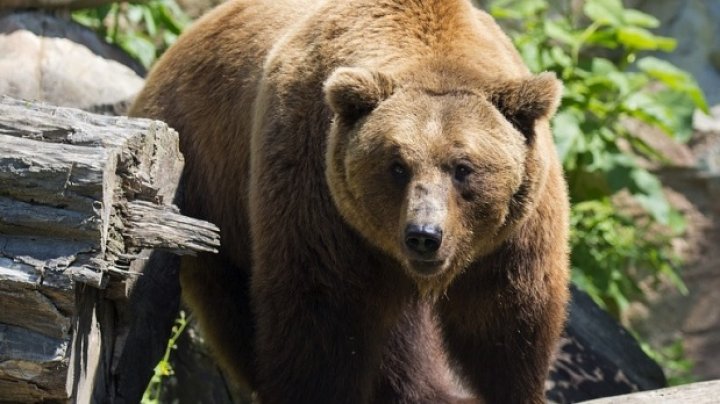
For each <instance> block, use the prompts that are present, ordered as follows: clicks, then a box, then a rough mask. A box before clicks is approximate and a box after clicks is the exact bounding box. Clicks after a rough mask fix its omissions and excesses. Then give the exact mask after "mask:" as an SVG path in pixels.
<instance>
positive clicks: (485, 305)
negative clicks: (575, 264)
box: [438, 247, 568, 404]
mask: <svg viewBox="0 0 720 404" xmlns="http://www.w3.org/2000/svg"><path fill="white" fill-rule="evenodd" d="M512 250H513V248H512V247H510V248H503V251H500V252H497V253H495V254H494V255H493V256H491V257H490V258H488V259H486V260H484V261H483V262H481V263H476V264H475V265H473V267H471V268H469V269H468V270H467V271H466V272H465V273H464V274H462V275H460V276H459V277H458V279H456V280H455V282H454V283H453V285H451V287H450V289H449V290H448V293H447V295H446V296H444V297H442V298H441V299H440V301H439V303H438V304H439V311H440V315H441V323H442V329H443V334H444V338H445V340H446V344H447V347H448V350H449V354H450V357H451V361H452V362H455V363H457V364H458V365H459V366H460V369H459V373H460V374H461V375H462V377H463V379H464V380H466V381H467V382H469V384H470V387H471V388H472V389H474V391H475V393H477V394H478V395H480V396H482V398H484V399H485V400H486V402H487V403H488V404H506V403H513V404H525V403H527V404H540V403H545V394H544V384H545V380H546V378H547V374H548V368H549V365H550V362H551V358H552V356H553V354H554V352H555V349H556V345H557V340H558V338H559V336H560V333H561V331H562V328H563V325H564V320H565V305H566V302H567V294H568V291H567V275H566V269H565V268H564V267H563V266H562V265H563V264H562V263H561V264H558V265H559V266H558V267H556V268H551V267H544V268H543V267H540V266H539V264H540V263H543V262H544V263H546V264H548V261H543V260H542V259H540V257H538V256H537V254H534V253H533V252H520V251H512ZM550 265H552V264H550Z"/></svg>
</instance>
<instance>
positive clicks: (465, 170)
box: [453, 164, 472, 182]
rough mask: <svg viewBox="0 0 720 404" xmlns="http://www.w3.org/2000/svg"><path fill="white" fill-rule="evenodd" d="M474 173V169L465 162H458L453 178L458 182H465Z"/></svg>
mask: <svg viewBox="0 0 720 404" xmlns="http://www.w3.org/2000/svg"><path fill="white" fill-rule="evenodd" d="M470 174H472V170H471V169H470V167H468V166H466V165H465V164H458V165H457V166H455V174H453V178H454V179H455V181H457V182H465V180H466V179H467V177H468V176H469V175H470Z"/></svg>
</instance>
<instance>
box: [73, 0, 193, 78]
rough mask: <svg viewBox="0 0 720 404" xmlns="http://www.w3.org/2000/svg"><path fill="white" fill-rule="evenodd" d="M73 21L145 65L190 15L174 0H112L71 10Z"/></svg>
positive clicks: (173, 40) (166, 46)
mask: <svg viewBox="0 0 720 404" xmlns="http://www.w3.org/2000/svg"><path fill="white" fill-rule="evenodd" d="M72 18H73V20H75V21H76V22H78V23H80V24H82V25H85V26H87V27H90V28H92V29H93V30H95V31H97V32H98V33H99V34H100V35H102V36H103V37H105V40H106V41H108V42H109V43H112V44H116V45H118V46H120V47H121V48H122V49H123V50H125V51H126V52H127V53H128V54H130V55H131V56H133V57H134V58H136V59H137V60H139V61H140V62H141V63H142V64H143V65H144V66H145V67H146V68H148V67H150V66H151V65H152V64H153V62H155V60H156V59H157V58H158V57H159V56H160V55H161V54H162V53H163V52H164V51H165V50H167V48H168V47H170V45H172V44H173V43H174V42H175V40H176V39H177V37H178V35H180V32H182V30H183V28H185V26H187V24H188V23H189V22H190V19H189V18H188V17H187V16H186V15H185V13H183V11H182V10H181V9H180V7H178V5H177V3H175V1H174V0H148V1H144V2H137V3H125V2H123V3H120V2H118V3H112V4H106V5H103V6H100V7H97V8H91V9H84V10H78V11H75V12H73V13H72Z"/></svg>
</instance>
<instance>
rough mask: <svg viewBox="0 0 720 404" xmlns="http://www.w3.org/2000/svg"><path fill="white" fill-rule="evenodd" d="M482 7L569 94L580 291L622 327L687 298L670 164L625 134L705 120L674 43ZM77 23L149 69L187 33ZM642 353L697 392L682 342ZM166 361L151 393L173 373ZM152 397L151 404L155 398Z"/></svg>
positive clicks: (121, 19)
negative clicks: (672, 59) (664, 291)
mask: <svg viewBox="0 0 720 404" xmlns="http://www.w3.org/2000/svg"><path fill="white" fill-rule="evenodd" d="M484 3H486V4H485V5H486V8H487V9H488V10H489V11H490V13H491V14H492V15H493V16H494V17H495V18H496V19H497V20H498V21H499V22H500V23H501V25H503V26H504V28H505V29H506V31H507V32H508V33H509V34H510V36H511V38H512V39H513V41H514V43H515V44H516V46H517V47H518V49H519V51H520V53H521V55H522V57H523V58H524V60H525V61H526V63H527V64H528V66H530V68H531V70H533V71H534V72H541V71H552V72H555V73H556V74H557V76H558V77H560V78H561V79H562V80H563V82H564V84H565V92H564V95H563V102H562V105H561V107H560V109H559V111H558V114H557V115H556V117H555V119H554V120H553V130H554V134H555V140H556V145H557V152H558V154H559V156H560V158H561V159H562V161H563V166H564V168H565V172H566V176H567V179H568V184H569V190H570V195H571V199H572V203H573V207H572V213H571V224H572V236H571V243H572V258H571V263H572V274H573V281H574V282H575V283H576V284H577V285H578V286H579V287H581V288H582V289H584V290H585V291H586V292H588V293H589V294H590V295H591V296H592V297H593V299H594V300H595V301H596V302H597V303H598V304H600V305H601V306H602V307H604V308H605V309H606V310H608V311H609V312H610V313H611V314H613V315H614V316H615V317H616V318H620V316H621V314H622V312H623V311H624V310H625V309H626V308H627V307H628V305H629V303H630V302H632V301H635V300H642V299H643V293H642V290H641V289H640V287H639V285H640V283H641V282H646V283H649V284H651V285H652V284H659V283H661V282H670V283H672V284H673V285H675V287H676V288H678V289H679V290H680V291H681V292H685V291H686V290H685V285H684V284H683V282H682V280H681V278H680V276H679V273H678V271H679V268H680V264H681V263H680V260H679V258H678V257H677V256H676V254H675V253H674V251H673V249H672V246H671V240H672V239H673V238H674V237H678V236H680V235H681V234H682V232H683V228H684V220H683V218H682V217H681V216H680V215H679V214H678V212H677V211H676V210H675V209H673V207H672V206H670V204H669V203H668V201H667V199H666V198H665V195H664V194H663V190H662V185H661V183H660V181H659V179H658V177H657V176H656V175H655V174H654V173H653V168H657V167H659V166H661V165H662V164H664V163H665V162H666V161H667V159H666V157H665V156H664V155H663V154H662V153H661V152H660V151H658V150H656V149H655V148H654V147H653V146H651V144H650V143H649V142H648V141H647V139H645V138H643V137H641V136H639V135H637V134H635V133H633V132H631V131H630V130H628V129H627V127H628V125H627V122H628V121H630V120H636V121H639V122H643V123H645V124H648V125H651V126H654V127H657V128H660V129H661V130H662V131H663V132H664V133H665V134H666V136H668V137H669V138H671V139H672V140H674V141H677V142H685V141H687V140H688V139H689V137H690V135H691V133H692V126H691V124H692V122H691V119H692V113H693V111H694V110H695V109H696V108H699V109H701V110H705V111H707V105H706V102H705V99H704V96H703V93H702V91H701V90H700V89H699V87H698V85H697V83H696V82H695V80H694V79H693V78H692V77H691V76H690V75H689V74H687V73H686V72H684V71H682V70H680V69H678V68H676V67H675V66H673V65H671V64H669V63H668V62H665V61H662V60H660V59H658V58H656V57H654V56H652V55H653V53H657V52H671V51H673V50H674V48H675V46H676V42H675V40H674V39H672V38H667V37H661V36H658V35H655V34H653V33H652V31H651V30H652V29H655V28H658V26H659V22H658V20H657V19H656V18H654V17H652V16H650V15H648V14H645V13H642V12H640V11H638V10H634V9H630V8H626V7H624V5H623V4H622V2H621V0H586V1H584V2H581V3H580V4H581V7H580V8H577V7H575V6H576V5H577V4H578V3H577V2H572V1H570V0H557V1H553V2H552V3H553V6H554V7H553V8H551V7H550V6H549V4H548V1H546V0H488V1H486V2H484ZM73 18H74V19H75V20H76V21H78V22H80V23H82V24H84V25H87V26H90V27H92V28H94V29H95V30H97V31H98V32H100V33H101V34H102V35H103V36H104V37H105V38H106V40H108V41H109V42H111V43H115V44H117V45H118V46H120V47H122V48H123V49H125V50H126V51H127V52H128V53H129V54H130V55H132V56H134V57H136V58H137V59H138V60H140V61H141V62H142V63H143V64H144V65H145V66H146V67H149V66H151V65H152V63H153V62H154V61H155V60H156V58H157V57H159V55H161V54H162V52H163V51H164V50H165V49H167V48H168V47H169V46H170V45H172V43H173V42H174V41H175V39H176V38H177V36H178V35H179V34H180V32H181V31H182V29H183V28H184V27H186V26H187V24H188V23H189V21H190V19H189V18H188V17H187V16H185V15H184V13H183V12H182V11H181V10H180V8H179V7H178V6H177V4H176V3H175V2H174V1H173V0H149V1H146V2H139V3H132V2H131V3H115V4H112V5H109V6H103V7H99V8H95V9H88V10H81V11H78V12H75V13H73ZM182 321H183V322H182V324H185V322H184V319H183V320H182ZM182 328H184V325H183V326H182V327H178V330H182ZM174 338H175V339H176V338H177V335H176V336H175V337H174ZM173 344H174V339H173V340H171V343H170V346H172V345H173ZM643 346H644V347H645V348H646V351H647V352H648V353H649V354H650V355H651V356H653V357H654V358H655V359H657V360H658V361H659V362H660V363H661V364H662V365H663V366H664V368H665V370H666V373H667V375H668V376H669V379H670V381H671V383H681V382H684V381H687V380H688V375H689V370H690V364H689V363H688V362H687V361H686V360H685V359H684V358H683V353H682V345H681V344H680V343H679V342H676V343H673V344H672V345H670V346H667V347H655V348H650V347H649V346H648V345H647V344H643ZM169 353H170V350H168V352H167V355H166V358H165V359H166V360H164V361H163V362H161V364H160V365H158V366H159V367H158V373H157V374H156V377H155V378H153V383H154V384H153V383H151V387H152V386H154V385H157V384H158V383H159V380H160V379H161V378H162V375H164V374H168V373H169V372H171V371H172V370H171V368H170V367H169V364H168V363H167V357H169ZM148 391H149V393H148V394H149V395H148V396H146V398H147V400H148V401H147V402H151V401H152V400H151V398H152V397H157V395H156V394H155V393H154V390H152V388H151V389H149V390H148Z"/></svg>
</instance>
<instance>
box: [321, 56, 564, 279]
mask: <svg viewBox="0 0 720 404" xmlns="http://www.w3.org/2000/svg"><path fill="white" fill-rule="evenodd" d="M445 75H447V74H446V73H445ZM428 77H429V76H428ZM439 77H441V78H440V79H437V76H436V78H434V79H433V78H431V79H425V78H422V77H418V76H409V77H408V76H404V77H402V78H398V77H396V76H393V75H391V74H383V73H382V72H378V71H371V70H368V69H365V68H354V67H353V68H348V67H342V68H338V69H337V70H335V71H334V72H333V73H332V74H331V75H330V76H329V78H328V79H327V80H326V82H325V86H324V91H325V98H326V102H327V104H328V106H329V107H330V109H331V111H332V113H333V114H334V119H333V123H332V126H331V129H330V133H329V139H328V149H327V160H326V167H327V168H326V175H327V181H328V186H329V188H330V191H331V193H332V197H333V199H334V202H335V204H336V206H337V208H338V210H339V212H340V214H341V215H342V216H343V217H344V219H345V220H346V221H347V222H348V223H349V224H350V225H351V226H352V227H353V228H355V230H356V231H357V232H359V233H360V234H361V235H362V236H363V237H364V238H365V239H366V240H367V241H368V242H370V243H371V244H372V245H374V246H376V247H377V248H379V249H381V250H382V251H384V252H385V253H387V254H389V255H390V256H392V257H394V258H395V259H397V260H398V261H399V262H400V263H401V264H402V266H403V267H404V268H405V270H406V271H407V272H408V274H410V275H411V276H412V277H413V278H414V279H415V280H416V282H418V286H419V287H420V289H421V291H423V292H430V291H433V292H438V291H441V290H442V289H443V288H444V287H446V286H447V284H448V283H449V281H450V280H451V279H452V278H453V277H454V276H455V275H456V274H457V273H459V272H460V271H462V270H464V269H465V268H467V266H468V265H469V263H471V262H473V261H474V260H476V259H477V258H478V257H480V256H482V255H483V254H487V253H489V252H490V251H492V250H493V249H494V248H496V247H497V246H498V245H499V244H500V243H502V242H503V240H505V239H506V238H507V237H508V236H509V235H510V234H512V232H513V230H514V229H516V228H517V227H518V226H519V225H520V224H521V223H522V222H523V220H524V219H525V218H526V216H527V215H528V212H529V211H531V209H532V205H533V203H534V200H535V199H536V197H537V195H536V193H537V192H538V188H539V187H540V183H541V182H542V181H543V176H544V175H545V170H546V167H544V165H545V162H544V160H543V156H542V153H545V152H546V151H542V150H541V151H538V150H537V149H538V147H539V146H537V143H539V142H537V141H536V140H537V133H536V123H538V122H539V121H540V120H544V121H545V123H544V125H547V119H548V118H549V117H550V116H551V115H552V114H553V113H554V111H555V109H556V107H557V104H558V102H559V98H560V94H561V84H560V82H559V81H558V80H557V79H556V78H555V76H554V75H553V74H550V73H543V74H540V75H538V76H530V77H528V78H526V79H522V80H509V81H504V82H503V81H501V82H485V83H482V82H480V81H478V82H474V81H473V80H468V79H464V80H460V81H457V82H455V83H453V82H452V80H446V77H444V76H443V75H441V76H439ZM545 127H547V126H545ZM545 143H547V142H545Z"/></svg>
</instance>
